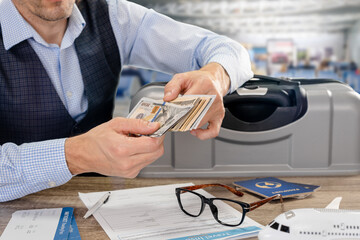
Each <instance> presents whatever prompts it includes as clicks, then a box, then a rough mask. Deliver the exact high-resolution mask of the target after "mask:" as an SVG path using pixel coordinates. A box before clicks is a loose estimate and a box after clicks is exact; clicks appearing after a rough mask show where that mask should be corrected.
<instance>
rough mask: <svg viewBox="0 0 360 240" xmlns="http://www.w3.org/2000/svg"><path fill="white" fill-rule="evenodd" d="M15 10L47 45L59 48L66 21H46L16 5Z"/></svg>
mask: <svg viewBox="0 0 360 240" xmlns="http://www.w3.org/2000/svg"><path fill="white" fill-rule="evenodd" d="M15 6H16V8H17V9H18V11H19V12H20V14H21V15H22V16H23V18H24V19H25V20H26V21H27V22H28V23H29V24H30V25H31V26H32V27H33V28H34V29H35V30H36V32H37V33H38V34H39V35H40V36H41V37H42V38H43V39H44V40H45V41H46V42H47V43H49V44H57V45H58V46H61V42H62V39H63V37H64V35H65V31H66V27H67V23H68V19H67V18H66V19H65V18H64V19H61V20H58V21H46V20H43V19H41V18H39V17H37V16H34V15H32V14H31V13H30V12H29V11H28V10H27V9H26V8H22V6H21V5H16V4H15Z"/></svg>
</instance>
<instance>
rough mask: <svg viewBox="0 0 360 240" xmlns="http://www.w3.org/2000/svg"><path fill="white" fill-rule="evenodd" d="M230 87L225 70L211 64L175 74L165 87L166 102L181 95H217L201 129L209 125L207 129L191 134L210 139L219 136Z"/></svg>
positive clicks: (215, 64)
mask: <svg viewBox="0 0 360 240" xmlns="http://www.w3.org/2000/svg"><path fill="white" fill-rule="evenodd" d="M229 87H230V79H229V76H228V74H227V73H226V71H225V69H224V68H223V67H222V66H221V65H220V64H218V63H209V64H207V65H206V66H204V67H203V68H201V69H200V70H198V71H192V72H186V73H180V74H175V75H174V77H173V78H172V79H171V81H170V82H168V83H167V84H166V86H165V92H164V94H165V95H164V101H171V100H174V99H175V98H177V96H178V95H179V94H207V95H216V98H215V101H214V103H213V104H212V106H211V108H210V109H209V111H208V112H207V113H206V115H205V116H204V118H203V119H202V120H201V122H200V124H199V127H201V126H203V125H205V124H206V123H207V122H208V123H209V125H208V127H207V129H201V128H198V129H195V130H192V131H191V134H193V135H194V136H197V137H198V138H199V139H209V138H213V137H216V136H217V135H218V134H219V131H220V127H221V123H222V120H223V118H224V115H225V109H224V105H223V96H224V95H225V94H226V93H227V91H228V89H229Z"/></svg>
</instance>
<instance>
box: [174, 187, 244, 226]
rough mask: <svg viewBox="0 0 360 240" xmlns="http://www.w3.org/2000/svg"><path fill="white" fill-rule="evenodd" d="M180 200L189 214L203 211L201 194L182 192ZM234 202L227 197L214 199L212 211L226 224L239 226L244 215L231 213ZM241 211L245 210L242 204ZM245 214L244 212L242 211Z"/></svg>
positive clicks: (211, 206)
mask: <svg viewBox="0 0 360 240" xmlns="http://www.w3.org/2000/svg"><path fill="white" fill-rule="evenodd" d="M180 202H181V205H182V208H183V211H185V212H186V213H187V214H189V215H191V216H193V217H197V216H199V215H200V214H201V211H202V208H203V206H202V204H203V202H202V199H201V197H200V196H199V195H197V194H195V193H194V192H191V191H186V192H184V193H183V194H180ZM228 204H229V205H231V204H234V202H232V201H228V200H226V199H221V200H218V199H214V200H213V201H212V204H210V205H209V206H210V208H211V212H212V214H213V215H214V218H215V219H216V220H217V221H219V222H221V223H222V224H225V225H230V226H237V225H239V224H240V223H241V222H242V219H243V217H242V216H239V215H237V216H236V215H234V214H231V212H233V210H232V209H229V208H230V206H229V205H228ZM237 210H239V212H240V213H242V212H243V208H242V207H241V206H239V207H237ZM242 214H243V213H242Z"/></svg>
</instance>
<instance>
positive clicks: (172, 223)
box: [79, 183, 263, 240]
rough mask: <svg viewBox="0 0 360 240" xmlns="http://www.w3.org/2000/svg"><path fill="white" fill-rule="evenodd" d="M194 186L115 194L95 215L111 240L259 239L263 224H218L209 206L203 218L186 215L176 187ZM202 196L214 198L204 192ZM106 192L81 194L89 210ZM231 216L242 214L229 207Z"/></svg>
mask: <svg viewBox="0 0 360 240" xmlns="http://www.w3.org/2000/svg"><path fill="white" fill-rule="evenodd" d="M190 185H193V184H192V183H182V184H173V185H162V186H154V187H144V188H133V189H125V190H118V191H112V192H111V197H110V199H109V200H108V202H107V203H106V204H104V205H103V206H102V207H101V208H100V209H99V210H98V211H97V212H95V213H94V214H93V215H94V217H95V218H96V220H97V221H98V222H99V223H100V225H101V226H102V228H103V229H104V230H105V232H106V233H107V235H108V236H109V238H110V239H116V240H140V239H149V240H152V239H153V240H159V239H160V240H161V239H178V240H186V239H192V240H193V239H197V240H202V239H206V240H211V239H232V238H233V237H234V236H237V238H236V239H239V238H244V237H251V236H257V234H258V232H259V230H261V229H262V228H263V226H262V225H260V224H259V223H257V222H255V221H254V220H252V219H250V218H247V217H246V218H245V220H244V222H243V223H242V224H241V225H240V226H238V227H227V226H223V225H221V224H220V223H218V222H217V221H216V220H215V219H214V217H213V216H212V213H211V211H210V209H209V207H208V206H206V207H205V210H204V212H203V213H202V214H201V215H200V216H199V217H190V216H188V215H186V214H185V213H184V212H183V211H182V210H181V209H180V207H179V205H178V201H177V198H176V195H175V188H177V187H183V186H190ZM197 192H198V193H200V194H202V195H204V196H205V197H209V198H210V197H213V196H212V195H211V194H209V193H207V192H206V191H204V190H202V189H200V190H197ZM105 193H106V192H93V193H79V196H80V199H81V200H82V201H83V202H84V204H85V205H86V207H87V208H90V207H91V206H92V205H94V204H95V203H96V201H98V200H99V199H100V198H101V197H102V196H103V195H104V194H105ZM224 204H225V203H224ZM225 210H226V211H228V213H227V214H229V215H231V214H233V215H239V216H241V213H240V212H239V211H237V210H236V209H234V208H233V207H231V206H229V205H226V208H225Z"/></svg>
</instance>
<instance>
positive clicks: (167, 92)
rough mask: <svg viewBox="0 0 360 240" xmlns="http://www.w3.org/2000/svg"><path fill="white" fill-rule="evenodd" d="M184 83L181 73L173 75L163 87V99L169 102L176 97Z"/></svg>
mask: <svg viewBox="0 0 360 240" xmlns="http://www.w3.org/2000/svg"><path fill="white" fill-rule="evenodd" d="M184 84H185V81H184V78H183V77H182V75H180V74H178V75H174V77H173V78H172V79H171V81H170V82H168V83H167V84H166V86H165V89H164V101H165V102H170V101H172V100H174V99H175V98H177V96H178V95H179V94H180V93H181V91H182V89H184V88H185V87H184V86H183V85H184Z"/></svg>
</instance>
